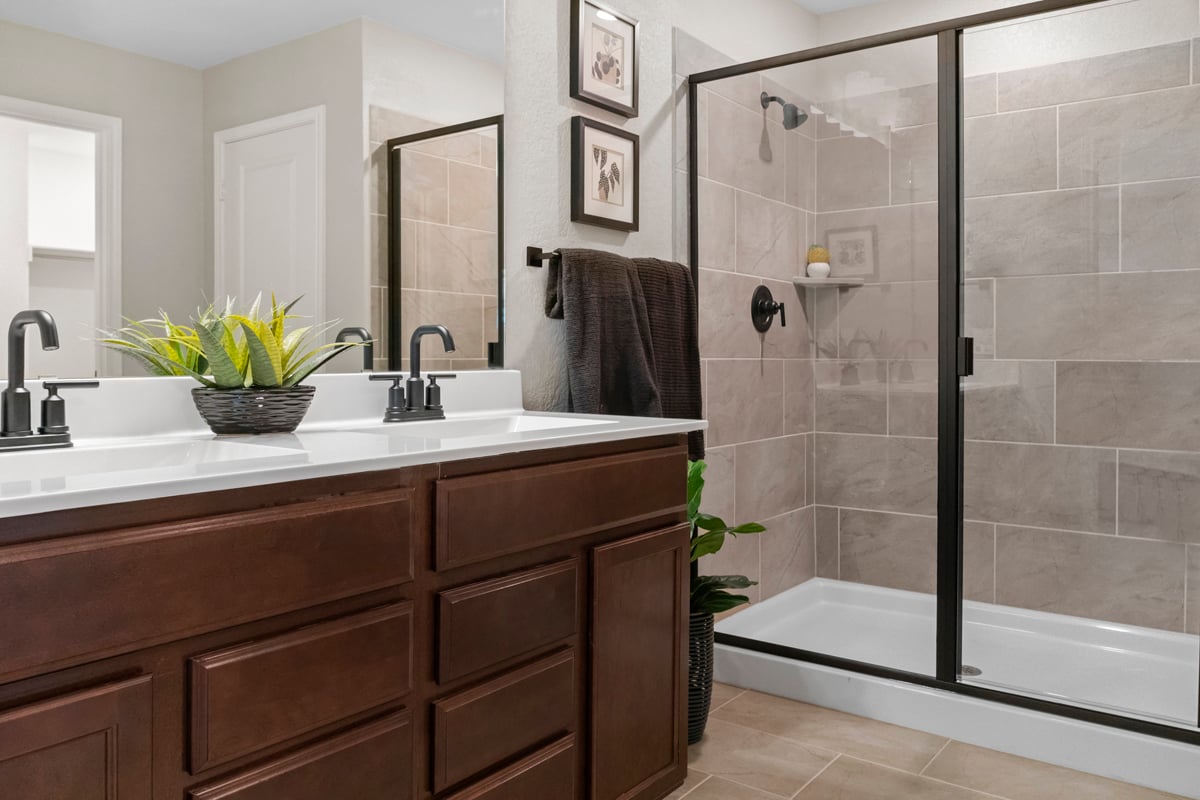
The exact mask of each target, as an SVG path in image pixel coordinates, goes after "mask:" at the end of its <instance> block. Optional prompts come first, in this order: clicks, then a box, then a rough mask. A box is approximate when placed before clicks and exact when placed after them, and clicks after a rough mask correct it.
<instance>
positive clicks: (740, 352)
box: [698, 268, 791, 358]
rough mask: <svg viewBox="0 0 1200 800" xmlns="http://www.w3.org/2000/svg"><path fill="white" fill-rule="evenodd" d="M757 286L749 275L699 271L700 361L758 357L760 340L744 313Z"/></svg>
mask: <svg viewBox="0 0 1200 800" xmlns="http://www.w3.org/2000/svg"><path fill="white" fill-rule="evenodd" d="M759 283H761V281H760V280H759V279H758V278H755V277H754V276H752V275H735V274H734V273H732V272H718V271H716V270H710V269H703V268H701V270H700V286H699V298H698V301H699V304H700V319H699V328H700V355H701V356H702V357H703V358H758V357H759V356H760V355H762V353H763V344H762V339H761V338H760V336H759V333H758V331H756V330H754V325H753V324H751V322H750V314H749V312H748V309H749V307H750V297H751V295H752V294H753V293H754V288H755V287H756V286H758V284H759ZM774 327H775V326H772V328H774ZM788 327H791V326H788Z"/></svg>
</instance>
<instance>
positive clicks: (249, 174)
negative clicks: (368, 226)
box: [213, 106, 325, 320]
mask: <svg viewBox="0 0 1200 800" xmlns="http://www.w3.org/2000/svg"><path fill="white" fill-rule="evenodd" d="M215 140H216V141H215V146H216V155H215V159H214V162H213V163H214V170H213V171H214V175H215V178H216V187H215V189H216V191H215V198H216V212H215V216H214V219H215V220H216V225H215V233H216V247H215V251H214V252H215V254H216V264H215V265H214V266H215V270H214V272H215V276H216V286H215V289H216V291H215V294H214V299H215V301H216V302H217V303H218V304H219V303H222V302H224V298H225V297H227V296H232V297H235V298H237V300H238V302H239V304H245V303H249V302H251V301H252V300H253V299H254V297H255V296H256V295H258V294H260V293H261V294H262V295H263V302H264V303H266V302H268V301H269V300H270V295H271V293H272V292H274V293H275V295H276V297H277V299H278V300H279V302H281V303H284V302H290V301H292V300H294V299H296V298H297V297H300V296H303V298H304V299H303V300H301V301H300V303H299V304H298V305H297V306H296V308H295V313H298V314H302V315H304V316H311V317H314V318H315V319H317V320H322V319H324V310H325V309H324V294H325V292H324V283H325V264H324V262H325V109H324V107H323V106H320V107H317V108H310V109H306V110H304V111H298V112H296V113H294V114H288V115H286V116H282V117H274V118H272V119H267V120H262V121H260V122H255V123H252V124H250V125H243V126H240V127H237V128H231V129H229V130H225V131H220V132H218V133H217V134H216V135H215Z"/></svg>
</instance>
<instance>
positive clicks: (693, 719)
mask: <svg viewBox="0 0 1200 800" xmlns="http://www.w3.org/2000/svg"><path fill="white" fill-rule="evenodd" d="M712 685H713V615H712V614H710V613H709V612H707V611H700V612H694V613H693V614H692V615H691V616H690V618H689V625H688V744H695V743H696V742H698V741H700V739H702V738H703V737H704V728H705V726H707V725H708V707H709V705H710V704H711V703H712Z"/></svg>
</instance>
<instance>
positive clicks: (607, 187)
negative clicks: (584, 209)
mask: <svg viewBox="0 0 1200 800" xmlns="http://www.w3.org/2000/svg"><path fill="white" fill-rule="evenodd" d="M592 163H593V164H595V165H597V166H598V167H599V169H600V177H599V178H597V179H596V191H597V192H598V193H599V195H600V199H601V200H605V201H607V200H608V195H609V193H610V192H611V191H612V190H613V189H615V188H617V186H618V185H619V184H620V183H621V168H620V167H619V166H617V162H616V161H613V162H612V163H609V161H608V150H606V149H604V148H603V147H600V146H598V145H592ZM605 165H607V169H606V168H605Z"/></svg>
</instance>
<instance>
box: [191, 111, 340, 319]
mask: <svg viewBox="0 0 1200 800" xmlns="http://www.w3.org/2000/svg"><path fill="white" fill-rule="evenodd" d="M307 125H311V126H313V130H314V134H315V135H316V140H317V141H316V152H317V219H318V224H317V254H316V255H317V261H316V273H317V275H316V278H317V287H318V289H319V291H318V292H317V296H316V297H314V298H313V319H315V320H324V319H325V294H326V293H325V288H326V286H325V226H326V217H325V106H324V105H320V106H313V107H312V108H305V109H302V110H300V111H294V112H292V113H290V114H283V115H282V116H278V117H271V118H270V119H263V120H259V121H257V122H250V123H247V124H246V125H238V126H237V127H234V128H226V129H225V130H223V131H217V132H216V133H214V134H213V302H214V303H217V302H221V301H223V299H224V298H225V297H226V296H227V294H228V292H227V291H226V289H225V265H224V264H223V263H222V254H223V253H224V252H225V247H224V244H225V231H224V218H223V215H222V213H221V194H222V187H221V176H222V175H223V174H224V173H225V147H227V146H228V145H231V144H234V143H235V142H240V141H244V140H246V139H253V138H255V137H256V136H266V135H268V134H271V133H280V132H282V131H286V130H291V129H293V128H302V127H305V126H307Z"/></svg>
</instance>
